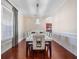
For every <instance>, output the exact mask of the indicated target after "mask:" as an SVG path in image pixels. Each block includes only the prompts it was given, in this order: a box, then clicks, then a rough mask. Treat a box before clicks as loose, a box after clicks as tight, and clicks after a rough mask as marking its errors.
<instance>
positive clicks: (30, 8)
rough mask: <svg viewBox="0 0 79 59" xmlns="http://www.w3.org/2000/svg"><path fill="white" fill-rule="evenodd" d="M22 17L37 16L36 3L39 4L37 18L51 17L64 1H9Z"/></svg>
mask: <svg viewBox="0 0 79 59" xmlns="http://www.w3.org/2000/svg"><path fill="white" fill-rule="evenodd" d="M9 2H10V3H11V4H13V6H15V7H16V8H17V9H18V10H19V11H20V12H21V13H22V14H23V15H26V16H35V15H37V7H36V3H39V10H38V15H39V16H51V15H53V12H54V11H56V10H57V9H58V8H60V7H61V6H62V5H63V4H64V2H66V0H9Z"/></svg>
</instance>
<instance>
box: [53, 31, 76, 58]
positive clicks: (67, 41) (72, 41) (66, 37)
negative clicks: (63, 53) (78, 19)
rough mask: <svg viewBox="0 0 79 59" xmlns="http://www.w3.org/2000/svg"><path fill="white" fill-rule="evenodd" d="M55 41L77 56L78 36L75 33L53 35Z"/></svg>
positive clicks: (55, 33)
mask: <svg viewBox="0 0 79 59" xmlns="http://www.w3.org/2000/svg"><path fill="white" fill-rule="evenodd" d="M53 40H54V41H56V42H57V43H59V44H60V45H61V46H63V47H64V48H65V49H67V50H68V51H69V52H71V53H72V54H74V55H76V56H77V35H76V34H75V33H68V32H67V33H66V32H65V33H57V32H54V33H53Z"/></svg>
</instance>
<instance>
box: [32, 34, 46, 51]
mask: <svg viewBox="0 0 79 59" xmlns="http://www.w3.org/2000/svg"><path fill="white" fill-rule="evenodd" d="M33 49H34V50H43V49H45V36H44V35H40V34H39V35H34V36H33Z"/></svg>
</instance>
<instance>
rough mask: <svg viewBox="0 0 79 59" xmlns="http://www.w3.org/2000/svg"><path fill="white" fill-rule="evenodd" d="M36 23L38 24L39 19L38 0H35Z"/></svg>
mask: <svg viewBox="0 0 79 59" xmlns="http://www.w3.org/2000/svg"><path fill="white" fill-rule="evenodd" d="M36 24H40V19H39V0H37V3H36Z"/></svg>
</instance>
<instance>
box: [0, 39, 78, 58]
mask: <svg viewBox="0 0 79 59" xmlns="http://www.w3.org/2000/svg"><path fill="white" fill-rule="evenodd" d="M51 47H52V57H51V59H77V57H76V56H74V55H73V54H71V53H70V52H68V51H67V50H66V49H64V48H63V47H62V46H60V45H59V44H57V43H56V42H54V41H52V45H51ZM48 51H49V50H48V49H47V50H46V51H35V52H34V54H32V53H31V52H32V51H30V53H29V56H28V57H26V42H25V40H23V41H22V42H21V43H19V44H18V46H16V47H15V48H11V49H10V50H8V51H7V52H5V53H4V54H2V55H1V59H49V53H48ZM43 53H45V54H43ZM33 56H34V58H33Z"/></svg>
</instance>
